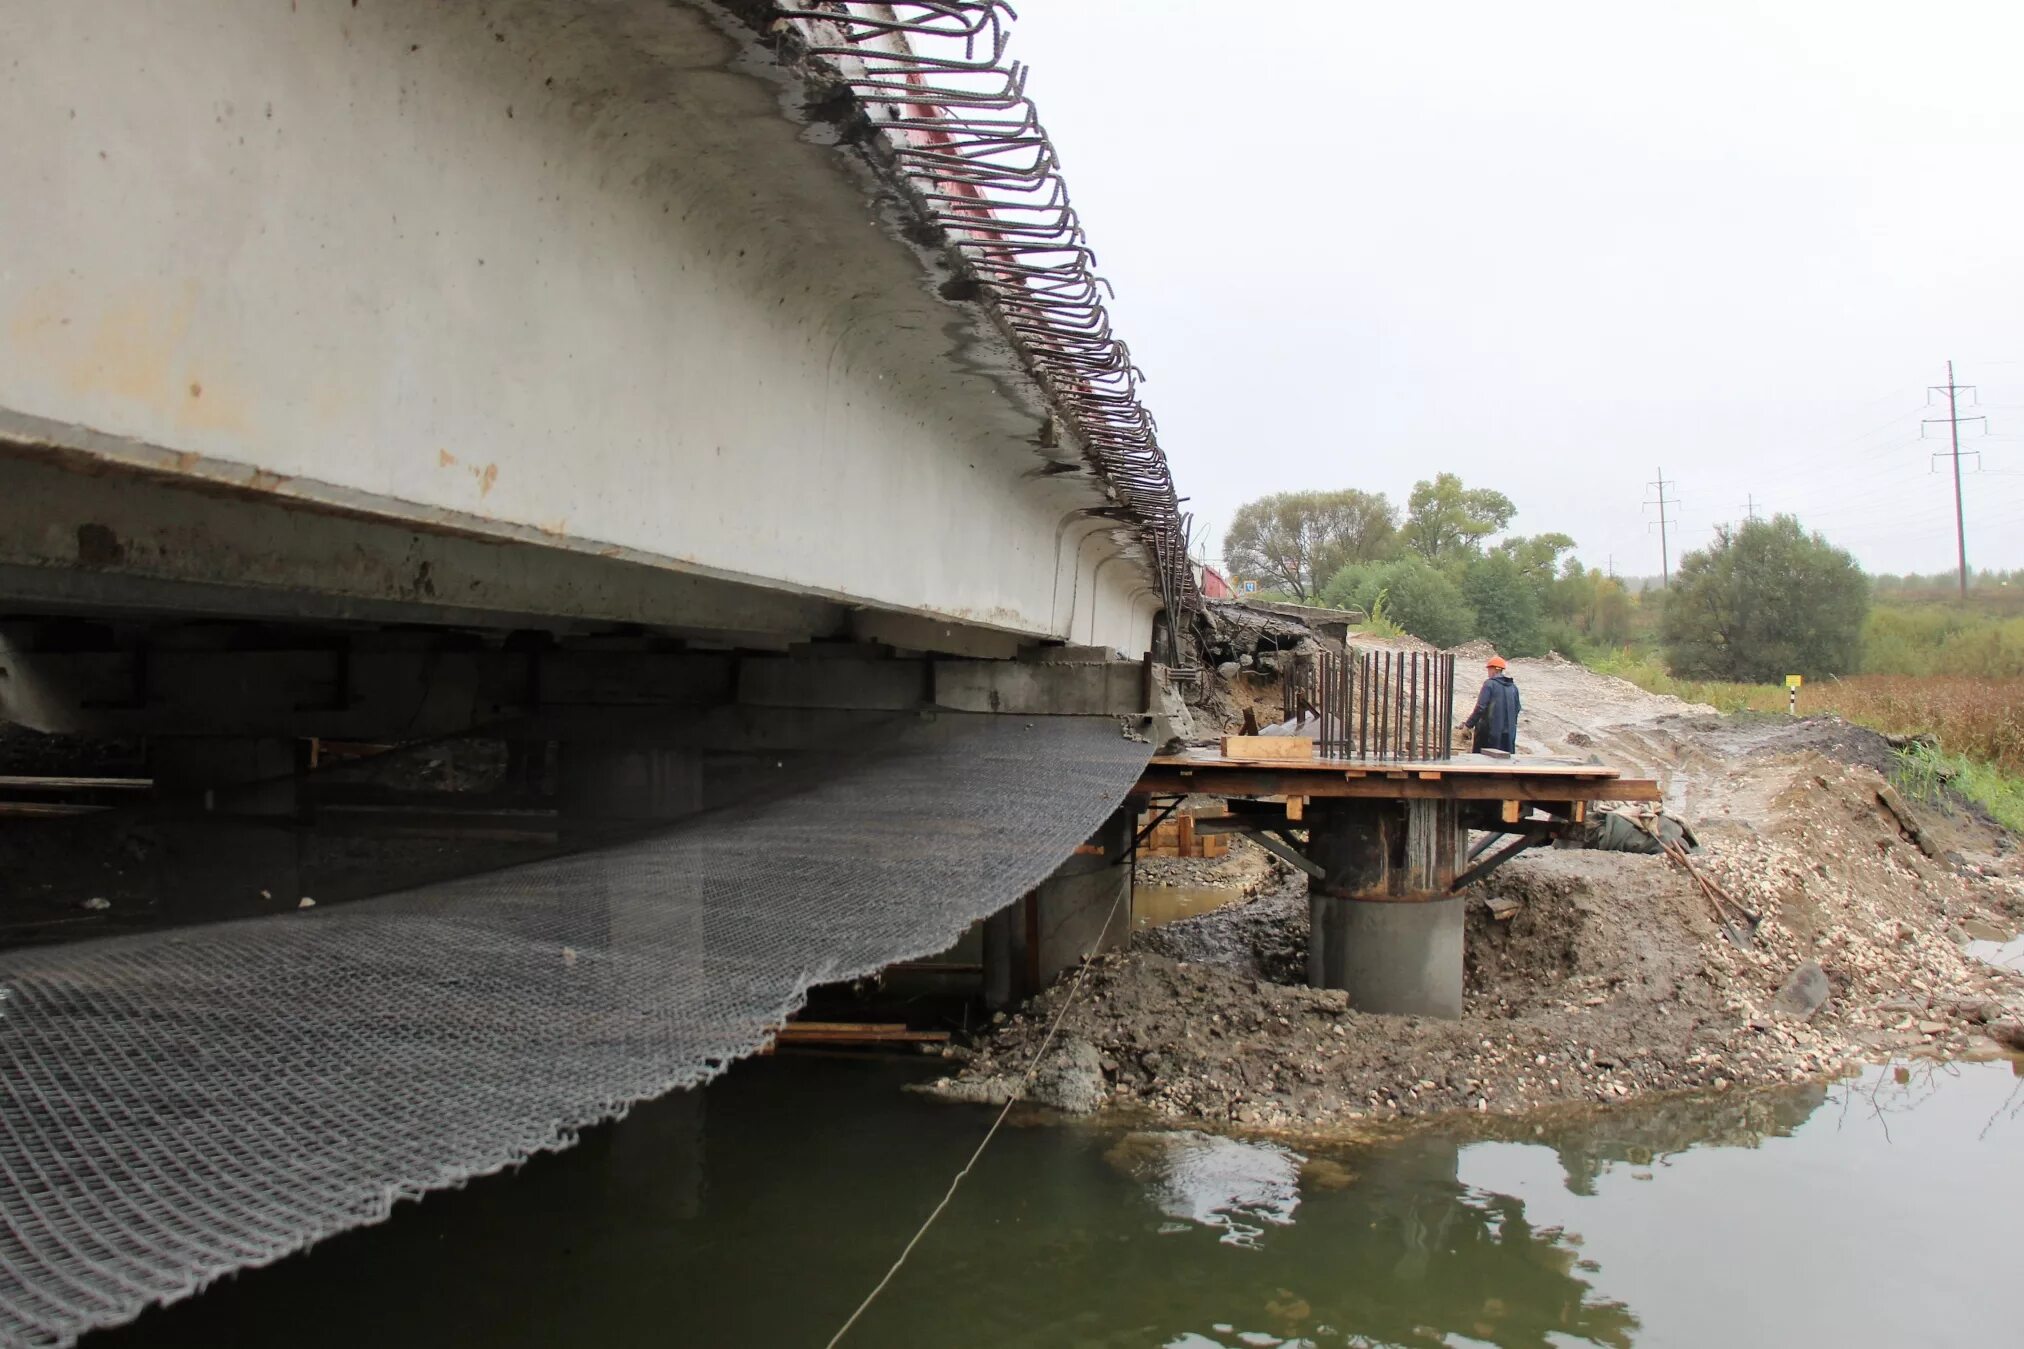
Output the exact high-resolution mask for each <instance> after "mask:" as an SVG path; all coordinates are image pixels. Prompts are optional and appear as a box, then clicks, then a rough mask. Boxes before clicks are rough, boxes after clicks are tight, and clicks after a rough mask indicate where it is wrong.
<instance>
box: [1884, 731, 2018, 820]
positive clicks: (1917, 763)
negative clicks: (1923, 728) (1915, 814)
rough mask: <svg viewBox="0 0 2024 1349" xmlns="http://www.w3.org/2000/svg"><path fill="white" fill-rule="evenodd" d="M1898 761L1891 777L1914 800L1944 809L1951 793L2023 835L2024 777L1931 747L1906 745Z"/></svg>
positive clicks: (1900, 789) (1899, 753)
mask: <svg viewBox="0 0 2024 1349" xmlns="http://www.w3.org/2000/svg"><path fill="white" fill-rule="evenodd" d="M1897 760H1898V766H1897V768H1896V770H1895V771H1893V772H1892V773H1891V778H1892V779H1893V780H1894V781H1895V782H1896V783H1897V785H1898V790H1899V791H1902V792H1904V793H1905V794H1906V795H1908V796H1910V797H1911V798H1912V799H1914V800H1916V801H1920V802H1923V803H1925V804H1926V805H1930V806H1938V807H1939V808H1940V809H1942V810H1944V809H1946V807H1947V804H1948V802H1947V795H1948V793H1949V791H1951V792H1952V793H1954V794H1955V795H1958V796H1963V797H1966V798H1967V799H1968V800H1970V801H1973V802H1974V803H1975V804H1976V805H1979V806H1980V807H1981V808H1982V809H1984V810H1986V811H1988V812H1989V818H1990V819H1992V820H1994V821H1995V822H1996V823H1998V824H2000V825H2002V826H2003V827H2004V828H2005V829H2008V830H2011V831H2013V832H2016V833H2024V777H2020V776H2018V775H2017V774H2015V773H2006V772H2004V771H2003V770H2002V769H2000V768H1996V767H1994V766H1993V765H1990V764H1986V763H1979V762H1977V761H1976V760H1974V759H1969V758H1966V757H1964V756H1962V755H1958V754H1946V753H1943V752H1941V751H1940V750H1939V749H1938V748H1936V747H1934V746H1932V745H1924V744H1912V745H1907V746H1906V747H1905V748H1903V749H1901V750H1899V751H1898V752H1897Z"/></svg>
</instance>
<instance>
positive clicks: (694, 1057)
mask: <svg viewBox="0 0 2024 1349" xmlns="http://www.w3.org/2000/svg"><path fill="white" fill-rule="evenodd" d="M1148 754H1149V750H1148V747H1147V746H1146V745H1145V744H1143V743H1141V742H1138V741H1134V740H1131V739H1127V738H1126V737H1125V736H1124V735H1122V734H1121V732H1120V729H1119V726H1118V723H1117V722H1116V721H1115V720H1104V719H1095V718H1048V717H1030V718H1022V717H983V716H950V715H942V716H938V717H935V718H932V719H929V720H924V721H923V722H920V723H916V724H912V725H910V726H909V727H908V728H906V729H905V730H904V731H903V732H901V733H900V734H899V735H898V736H897V737H896V738H895V739H893V740H891V741H889V742H887V743H886V744H884V745H882V746H881V748H880V749H879V750H878V751H877V752H876V754H875V755H874V756H872V757H863V758H857V759H849V760H846V759H841V758H839V759H838V760H837V761H836V762H835V765H834V767H835V772H834V774H833V775H832V776H829V777H826V778H825V779H824V780H822V781H821V782H820V783H819V784H818V785H815V786H812V787H810V788H808V789H807V790H805V791H802V792H800V793H798V794H795V795H792V796H787V797H783V798H780V799H774V800H770V801H767V802H763V803H759V804H753V805H748V806H744V807H740V808H736V809H731V810H726V811H717V812H712V813H710V814H709V815H707V816H703V817H698V818H696V819H693V820H690V821H686V822H684V823H682V824H680V825H677V826H674V827H672V828H670V829H667V830H665V831H662V832H658V833H655V834H653V835H652V836H650V837H647V838H644V839H640V840H637V841H633V842H630V843H627V844H623V845H620V846H618V847H614V848H609V849H605V850H602V851H597V852H591V853H584V854H578V855H575V856H567V857H560V858H555V859H551V860H548V861H543V862H536V863H531V864H528V865H525V866H521V867H516V868H512V869H510V870H506V871H501V872H495V873H493V874H491V875H487V876H477V877H468V878H463V879H459V880H454V881H449V882H444V883H440V884H434V885H429V886H425V887H422V888H419V889H415V890H410V891H407V892H404V893H401V894H398V895H389V896H385V897H383V898H378V899H371V900H364V901H361V902H358V903H354V904H347V905H343V906H332V907H325V908H321V909H308V910H302V911H300V912H293V913H289V914H286V915H282V916H277V917H271V918H257V919H249V920H245V921H242V922H236V923H224V924H215V925H211V926H205V927H196V928H184V929H181V930H178V931H174V932H161V933H151V934H146V935H140V936H129V937H121V938H112V939H107V940H102V941H94V942H83V943H78V944H76V945H73V946H68V947H45V948H39V949H31V950H24V951H18V952H14V953H11V954H6V955H0V989H4V990H5V992H6V995H7V996H6V998H5V1000H4V1001H0V1218H4V1223H5V1226H4V1229H0V1342H4V1343H7V1344H23V1345H62V1344H68V1343H71V1342H72V1341H74V1340H75V1339H76V1337H77V1336H78V1335H80V1334H81V1333H83V1332H84V1331H86V1330H88V1329H91V1328H93V1327H98V1326H106V1325H113V1324H117V1323H119V1322H122V1321H126V1320H129V1319H131V1318H132V1317H134V1316H135V1315H137V1314H138V1313H139V1312H140V1311H142V1310H143V1309H144V1308H145V1307H146V1306H148V1305H149V1304H151V1303H158V1302H169V1301H173V1300H175V1299H177V1298H180V1297H184V1296H187V1295H188V1294H190V1293H192V1292H195V1291H197V1290H198V1289H200V1288H202V1287H203V1286H204V1285H205V1284H206V1283H208V1282H210V1281H211V1280H213V1279H216V1278H218V1277H219V1276H221V1275H224V1274H227V1273H229V1272H231V1271H233V1270H237V1269H243V1268H247V1267H250V1266H255V1265H261V1264H265V1263H267V1262H269V1261H272V1260H275V1259H277V1258H279V1257H281V1256H284V1255H287V1254H289V1253H291V1252H293V1251H297V1250H300V1249H302V1248H303V1247H305V1246H307V1245H309V1244H310V1243H312V1242H314V1241H317V1240H319V1239H320V1238H322V1237H325V1236H329V1235H332V1234H334V1233H336V1232H339V1231H342V1230H344V1229H345V1228H349V1227H355V1226H359V1225H362V1224H366V1223H371V1222H376V1221H378V1220H379V1219H381V1218H384V1217H385V1216H386V1214H387V1212H388V1210H389V1209H390V1208H391V1206H392V1205H393V1203H394V1201H395V1200H397V1199H401V1198H411V1197H416V1196H419V1195H421V1194H423V1193H425V1192H427V1191H429V1190H432V1189H438V1188H441V1187H444V1186H452V1185H457V1184H460V1183H461V1182H463V1181H465V1180H467V1179H469V1178H470V1177H472V1176H477V1175H483V1174H486V1173H488V1172H493V1171H497V1170H500V1169H501V1168H503V1167H507V1166H511V1165H513V1164H515V1163H517V1162H520V1161H522V1160H524V1159H526V1158H527V1157H529V1156H531V1155H532V1154H534V1153H536V1152H539V1151H541V1150H543V1149H552V1148H560V1147H565V1146H567V1145H568V1144H569V1143H570V1142H571V1141H572V1140H573V1137H574V1135H575V1133H576V1131H577V1130H580V1129H582V1128H584V1127H585V1126H587V1125H590V1124H594V1123H597V1122H599V1121H602V1120H606V1119H609V1118H612V1117H614V1116H616V1115H619V1114H622V1113H623V1112H624V1111H625V1110H626V1109H627V1108H628V1107H629V1106H630V1105H631V1104H633V1103H634V1102H636V1101H641V1100H645V1099H648V1098H650V1097H653V1096H657V1095H660V1094H662V1093H664V1092H667V1091H670V1090H673V1089H675V1088H678V1087H685V1086H692V1085H695V1084H697V1083H700V1082H703V1081H705V1080H707V1079H708V1078H710V1077H712V1076H714V1075H715V1074H716V1073H717V1072H719V1071H721V1070H722V1069H723V1067H724V1066H725V1065H726V1064H727V1063H728V1062H729V1061H731V1060H733V1059H735V1058H737V1057H739V1056H741V1055H744V1054H748V1053H751V1052H752V1051H754V1050H756V1049H758V1048H759V1047H760V1046H761V1045H762V1044H763V1043H764V1041H765V1039H766V1036H767V1033H768V1030H769V1028H771V1027H773V1026H775V1025H778V1024H779V1023H780V1021H781V1020H782V1019H783V1018H784V1017H785V1016H786V1015H787V1014H788V1013H789V1012H791V1011H792V1010H793V1009H794V1008H795V1007H797V1006H798V1005H799V1004H800V1002H801V1000H802V998H803V995H804V994H805V992H806V991H807V989H808V988H809V987H810V986H812V985H814V984H818V983H825V982H829V981H832V980H838V979H847V978H852V977H856V976H858V975H862V974H866V973H869V972H871V971H873V970H876V969H878V968H879V967H881V966H883V965H885V964H888V963H891V962H893V961H895V960H904V959H908V958H911V957H916V956H921V955H926V954H929V953H931V952H934V951H937V950H940V949H942V948H944V947H946V946H947V945H948V944H949V943H950V942H951V941H953V940H954V939H955V938H956V937H957V936H958V935H960V933H961V932H962V931H963V929H964V927H965V926H966V925H967V924H969V923H970V922H971V921H972V920H974V919H976V918H979V917H982V916H984V915H985V914H988V913H991V912H994V911H995V910H997V909H999V908H1002V907H1003V906H1004V905H1005V904H1007V903H1009V902H1010V901H1011V900H1012V899H1013V898H1015V897H1016V896H1018V895H1019V894H1021V893H1023V892H1024V891H1026V890H1028V889H1030V888H1031V887H1032V886H1034V885H1036V884H1038V883H1039V882H1040V881H1041V880H1043V879H1044V878H1045V877H1046V875H1047V874H1048V873H1049V872H1050V871H1051V870H1052V869H1053V867H1054V866H1055V865H1056V864H1057V863H1058V862H1059V861H1060V860H1061V859H1062V858H1063V857H1065V856H1067V855H1068V854H1069V853H1070V851H1071V850H1072V849H1073V848H1074V847H1075V845H1076V844H1078V843H1080V842H1081V841H1082V840H1083V839H1084V838H1085V837H1087V836H1088V834H1089V833H1090V832H1091V831H1092V830H1093V829H1094V828H1095V827H1096V826H1097V824H1099V823H1100V822H1101V821H1102V820H1103V819H1104V817H1105V816H1106V815H1108V814H1109V812H1110V811H1111V810H1113V809H1114V808H1115V807H1116V806H1117V804H1118V802H1119V801H1120V800H1121V799H1122V798H1123V796H1124V795H1125V793H1126V792H1127V791H1128V790H1129V789H1130V787H1131V785H1132V784H1133V782H1134V781H1135V780H1136V779H1137V777H1138V775H1139V773H1140V771H1141V770H1142V769H1143V768H1144V766H1145V763H1146V760H1147V757H1148Z"/></svg>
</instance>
